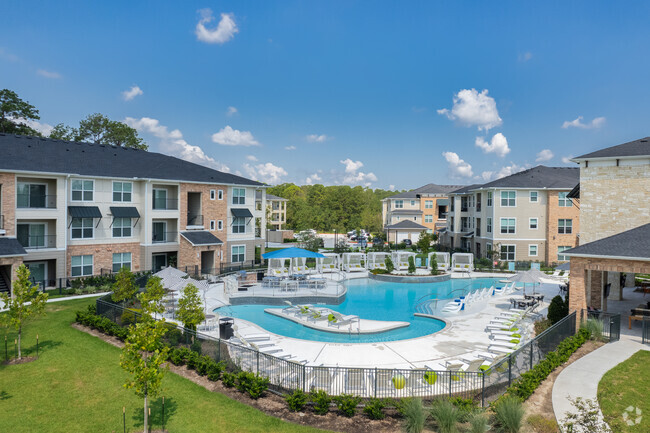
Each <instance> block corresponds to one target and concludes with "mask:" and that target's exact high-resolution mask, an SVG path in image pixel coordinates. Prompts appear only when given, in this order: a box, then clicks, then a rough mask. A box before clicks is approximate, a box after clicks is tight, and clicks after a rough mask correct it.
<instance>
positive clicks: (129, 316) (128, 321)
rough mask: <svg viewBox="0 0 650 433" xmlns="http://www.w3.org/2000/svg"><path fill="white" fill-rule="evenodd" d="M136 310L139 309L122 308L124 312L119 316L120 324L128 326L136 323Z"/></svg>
mask: <svg viewBox="0 0 650 433" xmlns="http://www.w3.org/2000/svg"><path fill="white" fill-rule="evenodd" d="M138 311H139V310H135V309H129V310H124V312H123V313H122V315H121V316H120V323H121V324H122V326H129V325H132V324H134V323H137V321H138V315H137V314H136V312H138Z"/></svg>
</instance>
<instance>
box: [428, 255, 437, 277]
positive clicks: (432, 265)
mask: <svg viewBox="0 0 650 433" xmlns="http://www.w3.org/2000/svg"><path fill="white" fill-rule="evenodd" d="M429 267H430V268H431V275H438V260H437V259H436V255H435V254H434V255H432V256H431V263H429Z"/></svg>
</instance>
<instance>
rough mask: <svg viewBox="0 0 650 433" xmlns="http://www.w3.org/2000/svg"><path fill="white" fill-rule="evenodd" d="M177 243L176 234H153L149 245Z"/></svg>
mask: <svg viewBox="0 0 650 433" xmlns="http://www.w3.org/2000/svg"><path fill="white" fill-rule="evenodd" d="M168 242H172V243H176V242H178V232H154V233H153V235H152V236H151V243H153V244H164V243H168Z"/></svg>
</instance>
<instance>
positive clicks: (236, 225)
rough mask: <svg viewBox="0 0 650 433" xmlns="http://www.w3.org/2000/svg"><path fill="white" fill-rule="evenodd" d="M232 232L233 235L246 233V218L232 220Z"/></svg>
mask: <svg viewBox="0 0 650 433" xmlns="http://www.w3.org/2000/svg"><path fill="white" fill-rule="evenodd" d="M232 232H233V233H246V218H244V217H234V218H233V219H232Z"/></svg>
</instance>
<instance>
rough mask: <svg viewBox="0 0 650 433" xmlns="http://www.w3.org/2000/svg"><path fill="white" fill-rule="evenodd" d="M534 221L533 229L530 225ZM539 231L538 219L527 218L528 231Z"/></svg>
mask: <svg viewBox="0 0 650 433" xmlns="http://www.w3.org/2000/svg"><path fill="white" fill-rule="evenodd" d="M533 220H535V228H532V227H531V224H532V222H533ZM537 229H539V218H528V230H537Z"/></svg>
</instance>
